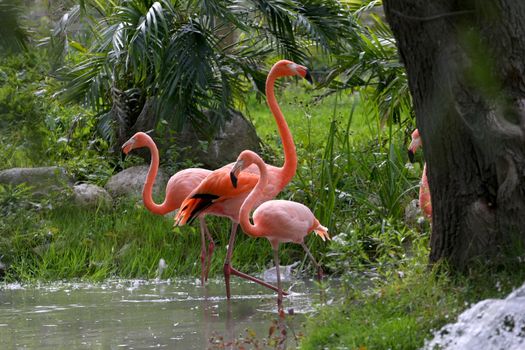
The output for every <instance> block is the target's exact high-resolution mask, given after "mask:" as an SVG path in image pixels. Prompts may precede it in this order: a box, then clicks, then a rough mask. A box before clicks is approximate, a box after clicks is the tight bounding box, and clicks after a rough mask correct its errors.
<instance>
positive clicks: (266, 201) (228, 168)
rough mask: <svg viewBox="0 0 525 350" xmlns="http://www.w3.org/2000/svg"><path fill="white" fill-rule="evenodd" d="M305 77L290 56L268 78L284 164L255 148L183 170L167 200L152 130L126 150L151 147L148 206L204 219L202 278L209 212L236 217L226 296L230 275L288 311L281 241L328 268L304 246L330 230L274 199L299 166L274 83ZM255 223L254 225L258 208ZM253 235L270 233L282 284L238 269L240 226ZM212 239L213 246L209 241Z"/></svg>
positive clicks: (208, 254)
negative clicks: (160, 187)
mask: <svg viewBox="0 0 525 350" xmlns="http://www.w3.org/2000/svg"><path fill="white" fill-rule="evenodd" d="M287 76H299V77H302V78H304V79H306V80H307V81H308V82H310V83H312V78H311V75H310V73H309V71H308V69H307V68H306V67H304V66H301V65H298V64H296V63H294V62H291V61H288V60H280V61H278V62H277V63H275V64H274V65H273V67H272V69H271V70H270V72H269V74H268V77H267V79H266V97H267V103H268V106H269V108H270V111H271V112H272V114H273V116H274V118H275V122H276V123H277V127H278V130H279V134H280V136H281V141H282V144H283V150H284V164H283V165H282V166H281V167H276V166H273V165H267V164H266V163H264V162H263V161H262V159H261V158H260V157H259V156H258V155H257V154H255V153H254V152H251V151H243V152H242V153H241V154H240V155H239V158H238V159H237V162H236V163H235V164H227V165H225V166H223V167H222V168H219V169H217V170H215V171H210V170H206V169H200V168H191V169H185V170H181V171H179V172H178V173H176V174H175V175H173V176H172V177H171V178H170V180H169V181H168V184H167V186H166V197H165V199H164V202H163V203H162V204H156V203H154V201H153V199H152V189H153V184H154V181H155V177H156V175H157V171H158V167H159V153H158V150H157V147H156V146H155V143H154V141H153V140H152V139H151V137H149V136H148V135H147V134H145V133H143V132H138V133H136V134H135V135H133V137H131V138H130V139H129V140H128V141H127V142H126V143H124V145H123V146H122V150H123V152H124V153H125V154H128V153H129V152H130V151H131V150H133V149H137V148H142V147H146V148H148V149H149V150H150V152H151V164H150V168H149V171H148V174H147V178H146V182H145V184H144V189H143V193H142V197H143V202H144V206H145V207H146V208H147V209H148V210H149V211H151V212H152V213H155V214H166V213H168V212H171V211H175V210H177V209H178V213H177V215H176V217H175V225H179V226H181V225H184V224H186V223H191V222H192V221H193V220H195V219H198V220H199V223H200V230H201V241H202V244H201V281H202V283H203V284H204V282H205V281H206V280H207V278H208V273H209V266H210V262H211V258H212V255H213V251H214V243H213V238H212V237H211V235H210V233H209V230H208V228H207V225H206V222H205V216H206V215H216V216H223V217H227V218H229V219H230V220H231V221H232V228H231V232H230V239H229V244H228V250H227V253H226V259H225V262H224V269H223V270H224V279H225V285H226V296H227V298H228V299H230V298H231V291H230V276H231V275H232V274H233V275H236V276H238V277H241V278H245V279H248V280H251V281H253V282H256V283H259V284H261V285H263V286H265V287H267V288H270V289H272V290H274V291H276V292H277V293H278V298H277V304H278V310H279V311H281V312H282V298H283V295H285V294H286V293H285V292H284V291H283V290H282V288H281V283H280V274H279V256H278V253H277V251H278V246H279V243H285V242H295V243H299V244H301V245H302V246H303V248H304V249H305V251H306V254H307V255H308V256H309V258H310V259H311V260H312V262H313V264H314V266H315V267H316V268H317V270H318V278H321V276H322V270H321V267H320V266H319V264H318V263H317V261H316V260H315V259H314V257H313V255H312V254H311V253H310V251H309V250H308V248H307V246H306V245H305V244H304V241H303V239H304V237H305V236H306V235H307V234H308V233H309V232H312V231H313V232H316V233H317V234H318V235H319V236H320V237H321V238H322V239H323V240H325V239H330V236H329V235H328V230H327V228H326V227H324V226H322V225H321V224H320V223H319V221H318V220H317V219H316V218H315V217H314V215H313V213H312V212H311V211H310V209H308V208H307V207H305V206H304V205H302V204H300V203H297V202H292V201H280V200H272V199H273V198H275V196H277V194H279V192H281V191H282V190H283V188H284V187H285V186H286V185H287V184H288V183H289V182H290V181H291V179H292V178H293V177H294V175H295V172H296V169H297V154H296V150H295V144H294V141H293V137H292V134H291V133H290V130H289V128H288V125H287V123H286V120H285V119H284V116H283V114H282V112H281V110H280V108H279V105H278V103H277V99H276V98H275V91H274V86H275V82H276V80H277V79H278V78H281V77H287ZM257 207H259V208H258V209H256V210H255V212H254V216H253V220H254V223H255V225H251V224H250V219H249V214H250V212H251V210H252V209H254V208H257ZM239 223H240V224H241V227H242V229H243V231H244V232H245V233H247V234H248V235H250V236H253V237H266V238H267V239H268V240H269V241H270V243H271V245H272V248H273V250H274V259H275V265H276V273H277V286H273V285H271V284H269V283H266V282H264V281H262V280H260V279H258V278H255V277H253V276H250V275H248V274H245V273H243V272H240V271H238V270H237V269H235V268H233V267H232V266H231V258H232V255H233V250H234V245H235V237H236V233H237V228H238V226H239ZM207 241H209V245H208V247H206V243H207Z"/></svg>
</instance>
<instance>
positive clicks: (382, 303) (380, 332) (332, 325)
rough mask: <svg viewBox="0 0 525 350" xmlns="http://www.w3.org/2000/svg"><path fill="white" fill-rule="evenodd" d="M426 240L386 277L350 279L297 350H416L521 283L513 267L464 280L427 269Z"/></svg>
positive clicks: (477, 271) (486, 269)
mask: <svg viewBox="0 0 525 350" xmlns="http://www.w3.org/2000/svg"><path fill="white" fill-rule="evenodd" d="M427 245H428V239H427V238H426V237H422V238H420V239H418V240H417V241H416V242H415V244H414V246H413V247H412V249H411V250H410V251H411V256H410V257H409V258H407V259H404V261H403V262H402V263H401V264H399V265H398V266H396V267H395V268H392V269H391V272H392V273H390V274H389V275H388V276H386V277H385V276H380V275H378V276H376V278H375V279H373V280H374V281H375V282H373V283H372V284H371V282H370V281H371V279H370V278H371V275H370V273H368V274H367V275H362V276H360V275H359V274H354V277H353V278H352V279H350V280H348V281H347V283H345V288H346V294H345V298H344V300H342V305H341V303H335V305H334V306H325V307H322V308H320V309H319V312H318V314H317V315H315V316H314V317H312V318H311V319H310V320H309V324H308V326H307V328H306V331H305V335H306V336H305V337H304V338H303V341H302V343H301V346H300V348H301V349H305V350H307V349H320V348H329V349H370V350H374V349H378V350H379V349H403V350H410V349H419V348H421V346H422V345H423V342H424V340H425V339H426V338H429V337H431V332H432V331H433V330H436V329H439V328H440V327H441V326H443V325H444V324H446V323H449V322H453V321H454V319H455V317H456V316H457V315H458V314H459V313H460V312H462V311H463V310H464V309H466V308H467V307H468V306H469V304H470V303H474V302H477V301H479V300H480V299H485V298H494V297H504V296H505V295H506V294H507V293H509V292H510V291H511V290H512V289H513V288H516V287H517V286H519V285H521V284H522V283H523V278H524V277H525V276H524V273H523V271H521V270H520V269H519V266H518V265H517V264H515V263H512V262H509V265H508V266H506V267H505V268H501V266H499V267H498V266H487V265H486V264H484V265H483V266H481V265H480V266H479V267H477V268H474V269H472V270H471V271H470V272H469V273H468V274H466V275H457V274H455V273H449V269H448V268H447V267H446V266H443V265H437V266H434V267H433V268H432V269H430V268H429V267H428V265H427V259H428V258H427V257H428V248H427Z"/></svg>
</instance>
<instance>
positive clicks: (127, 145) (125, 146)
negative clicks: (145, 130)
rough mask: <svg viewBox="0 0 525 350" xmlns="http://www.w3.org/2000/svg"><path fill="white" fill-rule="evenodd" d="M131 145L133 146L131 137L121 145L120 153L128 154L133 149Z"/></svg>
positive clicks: (133, 142) (133, 141) (133, 140)
mask: <svg viewBox="0 0 525 350" xmlns="http://www.w3.org/2000/svg"><path fill="white" fill-rule="evenodd" d="M133 145H135V139H134V138H133V137H132V138H130V139H129V140H127V141H126V142H125V143H124V144H123V145H122V152H124V154H128V153H129V152H130V151H131V150H132V149H133Z"/></svg>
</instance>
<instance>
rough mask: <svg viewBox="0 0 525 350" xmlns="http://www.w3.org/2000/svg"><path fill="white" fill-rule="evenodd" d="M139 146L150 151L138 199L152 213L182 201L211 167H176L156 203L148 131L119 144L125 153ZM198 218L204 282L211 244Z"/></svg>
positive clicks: (155, 159) (154, 152)
mask: <svg viewBox="0 0 525 350" xmlns="http://www.w3.org/2000/svg"><path fill="white" fill-rule="evenodd" d="M142 147H146V148H148V149H149V150H150V152H151V164H150V167H149V171H148V175H147V177H146V182H145V183H144V188H143V190H142V200H143V202H144V206H145V207H146V208H147V209H148V210H149V211H150V212H152V213H154V214H159V215H164V214H167V213H169V212H172V211H174V210H177V209H179V207H180V205H181V203H182V201H183V200H184V199H185V198H186V197H187V196H188V194H190V193H191V191H193V190H194V189H195V188H196V187H197V186H198V185H199V184H200V183H201V182H202V180H204V178H205V177H206V176H208V175H209V174H210V173H211V170H206V169H200V168H189V169H184V170H181V171H179V172H178V173H176V174H175V175H173V176H172V177H171V178H170V179H169V181H168V183H167V185H166V195H165V198H164V201H163V202H162V203H161V204H157V203H155V202H154V201H153V197H152V192H153V184H154V183H155V178H156V176H157V172H158V169H159V151H158V149H157V146H156V145H155V142H154V141H153V140H152V138H151V137H150V136H149V135H147V134H145V133H143V132H137V133H136V134H135V135H133V136H132V137H131V138H130V139H129V140H128V141H126V142H125V143H124V144H123V145H122V151H123V152H124V153H125V154H128V153H129V152H130V151H131V150H133V149H137V148H142ZM199 222H200V229H201V241H202V245H201V267H202V270H201V281H202V283H203V284H204V282H205V281H206V280H207V279H208V272H209V267H210V262H211V256H212V254H213V249H214V246H215V245H214V243H213V239H212V237H211V235H210V232H209V231H208V227H207V226H206V222H205V220H204V218H199ZM206 237H208V239H209V241H210V244H209V246H208V251H206Z"/></svg>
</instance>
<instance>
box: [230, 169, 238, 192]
mask: <svg viewBox="0 0 525 350" xmlns="http://www.w3.org/2000/svg"><path fill="white" fill-rule="evenodd" d="M230 180H231V182H232V185H233V188H237V176H236V175H235V173H234V172H233V171H232V172H230Z"/></svg>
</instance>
